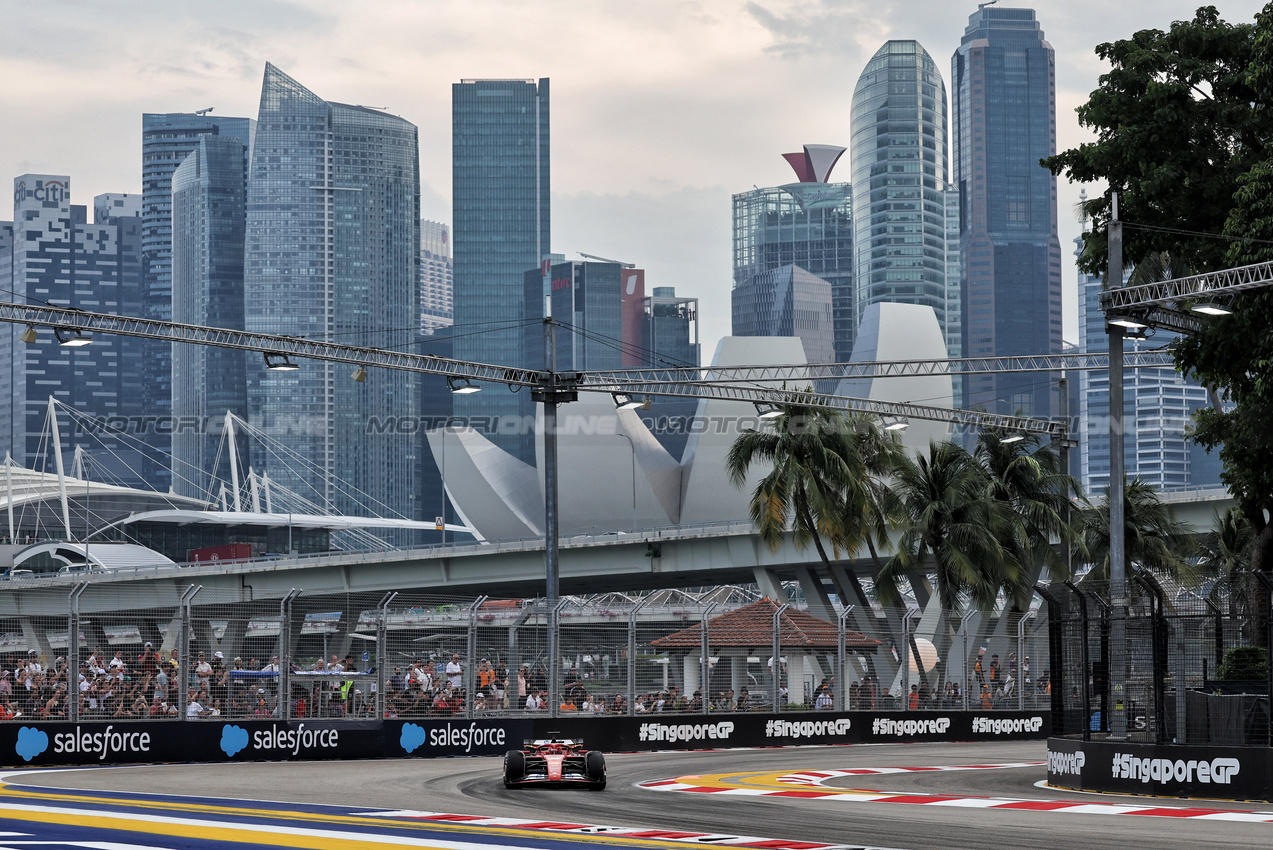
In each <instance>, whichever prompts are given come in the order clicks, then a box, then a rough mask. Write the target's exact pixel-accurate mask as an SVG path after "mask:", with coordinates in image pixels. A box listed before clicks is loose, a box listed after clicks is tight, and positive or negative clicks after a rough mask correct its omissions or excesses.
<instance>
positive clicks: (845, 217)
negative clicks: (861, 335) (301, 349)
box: [733, 182, 857, 362]
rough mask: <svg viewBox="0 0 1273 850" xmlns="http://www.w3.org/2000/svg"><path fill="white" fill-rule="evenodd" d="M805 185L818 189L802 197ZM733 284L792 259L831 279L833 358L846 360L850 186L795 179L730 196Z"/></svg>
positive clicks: (853, 318)
mask: <svg viewBox="0 0 1273 850" xmlns="http://www.w3.org/2000/svg"><path fill="white" fill-rule="evenodd" d="M802 187H803V188H804V189H806V190H810V189H814V190H817V191H819V192H820V193H821V194H820V196H819V197H818V199H817V200H816V201H815V200H809V201H806V200H805V195H806V194H811V193H810V192H801V188H802ZM733 203H734V214H733V226H734V239H733V242H734V286H735V287H738V286H742V285H744V284H746V283H748V282H749V281H751V280H752V279H753V278H754V277H755V276H756V275H758V274H760V273H761V272H768V271H773V270H774V269H779V268H782V267H783V266H787V265H791V264H793V263H794V264H795V265H797V266H799V267H800V268H802V269H804V270H805V271H808V272H810V273H812V274H814V275H816V276H818V277H819V278H821V279H823V280H825V281H826V282H827V283H829V284H830V285H831V301H832V305H833V309H834V314H835V359H836V361H837V362H847V361H848V360H849V358H850V356H851V355H852V354H853V340H854V337H855V336H856V332H857V305H856V299H855V297H854V293H853V192H852V189H851V187H850V186H849V184H848V183H813V182H809V183H798V184H793V186H791V187H784V186H774V187H770V188H764V189H752V190H751V191H748V192H740V193H739V194H737V195H734V197H733Z"/></svg>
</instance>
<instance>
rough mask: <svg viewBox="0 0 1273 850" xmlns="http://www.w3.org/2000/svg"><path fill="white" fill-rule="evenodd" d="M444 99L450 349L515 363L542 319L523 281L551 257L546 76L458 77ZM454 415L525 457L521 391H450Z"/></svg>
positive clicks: (467, 356)
mask: <svg viewBox="0 0 1273 850" xmlns="http://www.w3.org/2000/svg"><path fill="white" fill-rule="evenodd" d="M451 97H452V101H451V103H452V114H451V120H452V132H451V146H452V155H451V169H452V171H451V173H452V179H451V193H452V208H453V215H452V227H453V232H452V243H453V246H454V251H455V254H454V256H455V324H456V326H457V327H459V328H463V329H464V331H465V332H466V333H467V335H463V336H461V335H458V334H457V335H456V337H455V356H456V357H457V358H459V359H461V360H475V361H479V362H483V363H494V364H500V365H508V366H520V365H522V364H523V361H524V359H525V357H526V353H525V352H524V350H523V349H524V346H526V345H527V344H528V343H527V340H528V339H532V338H533V336H534V335H533V334H530V333H529V331H528V329H527V328H526V327H525V326H526V325H527V323H528V322H533V321H534V320H536V319H542V318H543V316H544V312H543V307H542V306H541V307H540V308H539V309H538V310H531V309H528V306H527V301H526V298H525V291H524V290H525V286H524V284H525V273H526V271H527V270H528V269H535V268H540V267H541V264H542V263H543V262H544V261H546V260H548V258H549V245H550V238H549V235H550V232H551V230H550V223H551V216H550V208H549V197H550V193H549V176H550V174H549V147H548V143H549V134H548V127H549V121H548V116H549V113H548V104H549V99H548V80H547V79H541V80H539V81H538V82H536V81H535V80H461V81H460V82H458V83H456V84H454V85H453V86H452V89H451ZM543 294H544V295H545V296H546V295H547V293H546V292H545V293H543ZM539 303H540V304H541V305H542V304H543V300H542V298H541V300H540V302H539ZM538 338H539V340H541V342H540V345H541V346H542V333H541V334H539V337H538ZM540 350H541V351H542V347H541V348H540ZM455 414H456V416H459V417H464V418H466V419H467V420H468V421H470V422H471V423H475V424H477V423H479V422H480V421H483V420H484V421H486V422H488V423H489V424H490V426H491V427H489V428H488V429H486V436H488V437H490V438H491V439H492V440H493V441H494V442H495V443H496V445H498V446H499V447H500V448H502V449H504V450H505V451H507V452H510V453H512V454H514V455H517V456H518V457H520V458H521V459H522V460H525V461H527V462H532V461H533V459H534V435H533V433H530V432H529V429H527V428H526V427H525V425H526V423H527V422H528V421H533V419H528V417H533V415H534V409H533V406H532V404H531V401H530V394H529V393H526V392H522V393H516V394H514V393H513V392H511V391H510V390H509V388H508V387H505V386H502V385H497V384H486V385H483V387H482V392H480V393H472V394H468V395H464V396H462V397H460V398H457V399H456V405H455ZM501 420H506V421H505V422H504V424H503V426H502V427H501V425H500V424H499V423H500V422H501Z"/></svg>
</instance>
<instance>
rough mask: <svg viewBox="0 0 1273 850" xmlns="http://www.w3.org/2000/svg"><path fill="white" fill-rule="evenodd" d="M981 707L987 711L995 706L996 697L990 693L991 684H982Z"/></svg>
mask: <svg viewBox="0 0 1273 850" xmlns="http://www.w3.org/2000/svg"><path fill="white" fill-rule="evenodd" d="M981 707H982V708H983V709H985V710H987V711H989V710H990V709H992V708H994V707H995V706H994V697H993V695H992V694H991V693H990V686H989V685H982V686H981Z"/></svg>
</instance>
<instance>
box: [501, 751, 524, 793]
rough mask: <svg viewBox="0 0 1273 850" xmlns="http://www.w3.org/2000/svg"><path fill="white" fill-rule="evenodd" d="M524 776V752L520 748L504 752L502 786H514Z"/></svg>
mask: <svg viewBox="0 0 1273 850" xmlns="http://www.w3.org/2000/svg"><path fill="white" fill-rule="evenodd" d="M525 776H526V754H525V753H523V752H522V751H521V750H509V751H508V752H506V753H504V787H505V788H516V787H517V783H518V782H520V781H521V780H522V779H524V778H525Z"/></svg>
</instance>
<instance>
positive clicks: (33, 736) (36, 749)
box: [13, 726, 49, 761]
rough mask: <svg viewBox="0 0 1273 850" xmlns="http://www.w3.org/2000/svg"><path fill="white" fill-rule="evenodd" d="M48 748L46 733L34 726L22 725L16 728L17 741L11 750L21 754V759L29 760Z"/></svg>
mask: <svg viewBox="0 0 1273 850" xmlns="http://www.w3.org/2000/svg"><path fill="white" fill-rule="evenodd" d="M48 748H49V736H48V734H47V733H45V732H42V731H40V730H39V729H36V728H35V727H34V726H23V727H22V728H21V729H19V730H18V743H17V744H16V745H15V746H14V748H13V750H14V752H16V753H17V754H18V755H20V756H22V760H23V761H30V760H31V759H33V758H35V757H36V756H38V755H39V754H40V753H42V752H44V751H45V750H47V749H48Z"/></svg>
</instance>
